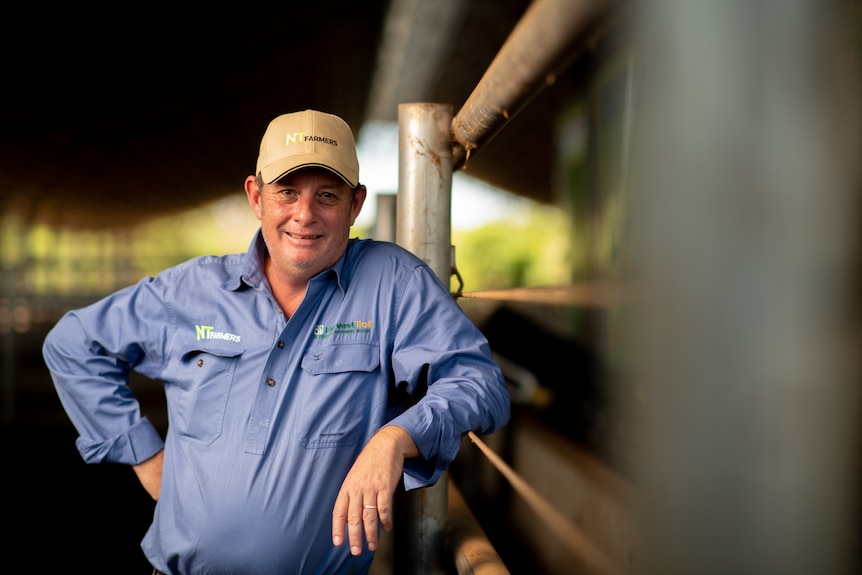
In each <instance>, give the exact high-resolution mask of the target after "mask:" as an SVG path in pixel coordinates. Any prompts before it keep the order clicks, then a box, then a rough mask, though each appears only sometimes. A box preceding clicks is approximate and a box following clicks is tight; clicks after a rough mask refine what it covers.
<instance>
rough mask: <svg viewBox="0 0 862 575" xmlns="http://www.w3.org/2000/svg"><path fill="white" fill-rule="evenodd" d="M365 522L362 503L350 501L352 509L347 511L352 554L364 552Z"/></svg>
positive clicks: (348, 536)
mask: <svg viewBox="0 0 862 575" xmlns="http://www.w3.org/2000/svg"><path fill="white" fill-rule="evenodd" d="M364 530H365V529H364V522H363V519H362V505H361V504H360V503H357V504H354V503H353V502H351V503H350V509H349V511H348V512H347V538H348V541H350V554H351V555H359V554H361V553H362V539H363V535H364Z"/></svg>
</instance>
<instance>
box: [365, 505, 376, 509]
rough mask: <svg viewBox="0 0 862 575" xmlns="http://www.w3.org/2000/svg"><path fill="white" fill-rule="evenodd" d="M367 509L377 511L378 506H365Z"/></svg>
mask: <svg viewBox="0 0 862 575" xmlns="http://www.w3.org/2000/svg"><path fill="white" fill-rule="evenodd" d="M365 508H366V509H377V506H375V505H366V506H365Z"/></svg>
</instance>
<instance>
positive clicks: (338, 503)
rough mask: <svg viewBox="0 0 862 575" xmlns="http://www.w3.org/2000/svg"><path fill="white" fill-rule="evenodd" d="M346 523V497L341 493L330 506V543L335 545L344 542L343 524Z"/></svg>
mask: <svg viewBox="0 0 862 575" xmlns="http://www.w3.org/2000/svg"><path fill="white" fill-rule="evenodd" d="M346 524H347V499H346V498H344V497H342V496H341V495H339V496H338V498H337V499H336V500H335V506H334V507H333V508H332V544H333V545H335V546H336V547H338V546H340V545H341V544H342V543H344V526H345V525H346Z"/></svg>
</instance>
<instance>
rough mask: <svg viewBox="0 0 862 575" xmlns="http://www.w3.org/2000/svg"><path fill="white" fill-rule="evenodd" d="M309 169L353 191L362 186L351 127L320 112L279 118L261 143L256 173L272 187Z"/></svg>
mask: <svg viewBox="0 0 862 575" xmlns="http://www.w3.org/2000/svg"><path fill="white" fill-rule="evenodd" d="M309 167H320V168H326V169H328V170H330V171H332V172H334V173H335V174H336V175H338V176H340V177H341V179H343V180H344V181H345V182H347V183H348V185H350V187H356V186H357V185H359V160H358V158H357V157H356V142H355V141H354V139H353V132H352V131H351V130H350V126H348V125H347V123H346V122H345V121H344V120H342V119H341V118H339V117H338V116H335V115H333V114H327V113H325V112H319V111H317V110H305V111H302V112H293V113H290V114H282V115H281V116H278V117H276V118H275V119H274V120H272V121H271V122H270V123H269V126H268V127H267V129H266V132H265V133H264V135H263V139H262V140H261V142H260V154H259V155H258V158H257V170H256V173H259V174H261V176H262V177H263V181H264V182H265V183H267V184H271V183H272V182H274V181H276V180H278V179H279V178H281V177H282V176H284V175H286V174H288V173H290V172H293V171H295V170H298V169H300V168H309Z"/></svg>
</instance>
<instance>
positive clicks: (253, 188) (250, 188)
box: [245, 176, 262, 219]
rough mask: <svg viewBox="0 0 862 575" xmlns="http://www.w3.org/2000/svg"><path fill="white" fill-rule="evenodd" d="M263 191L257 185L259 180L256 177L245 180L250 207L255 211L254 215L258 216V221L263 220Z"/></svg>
mask: <svg viewBox="0 0 862 575" xmlns="http://www.w3.org/2000/svg"><path fill="white" fill-rule="evenodd" d="M261 192H262V190H261V189H260V187H258V185H257V178H255V177H254V176H249V177H247V178H246V179H245V195H246V197H247V198H248V205H250V206H251V209H252V210H253V211H254V215H255V216H257V219H260V218H261V215H262V212H261V205H260V204H261V199H260V195H261Z"/></svg>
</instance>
